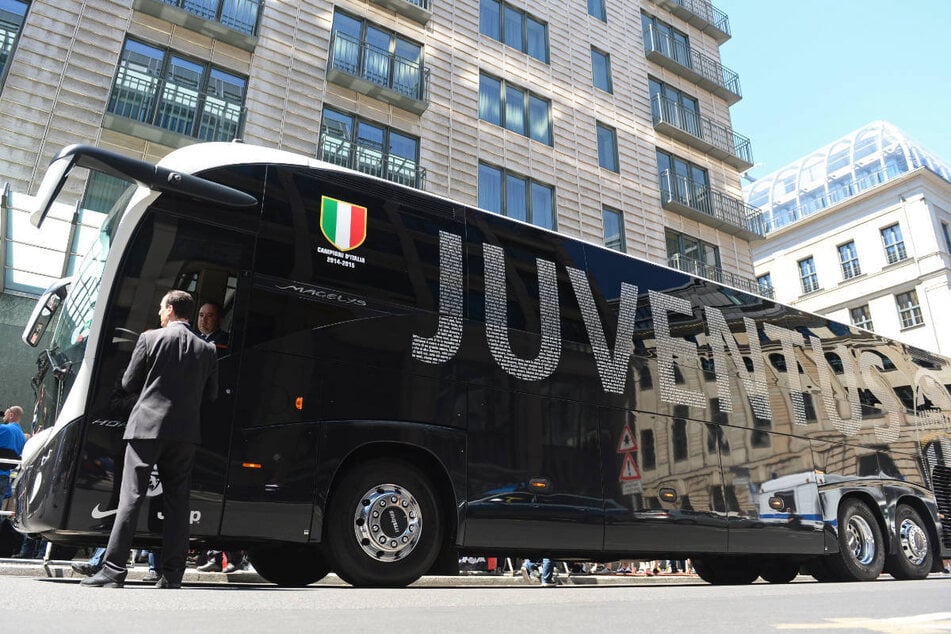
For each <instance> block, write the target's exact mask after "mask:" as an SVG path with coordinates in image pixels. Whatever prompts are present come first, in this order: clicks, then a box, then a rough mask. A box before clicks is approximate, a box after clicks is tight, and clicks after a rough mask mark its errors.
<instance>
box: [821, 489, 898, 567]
mask: <svg viewBox="0 0 951 634" xmlns="http://www.w3.org/2000/svg"><path fill="white" fill-rule="evenodd" d="M837 517H838V524H837V526H838V531H837V533H838V536H837V539H838V542H839V552H837V553H834V554H832V555H829V556H828V558H827V559H826V562H827V563H828V567H829V569H830V570H831V572H832V573H833V574H834V575H835V577H836V578H837V580H841V581H872V580H873V579H876V578H878V576H879V575H880V574H881V573H882V570H883V569H884V566H885V553H886V550H887V544H886V537H885V535H886V534H887V533H886V532H885V531H884V530H883V524H882V518H881V514H880V513H879V511H878V506H877V505H875V504H874V503H872V504H870V503H869V500H868V498H866V496H863V495H849V496H846V497H844V498H842V500H840V502H839V508H838V515H837Z"/></svg>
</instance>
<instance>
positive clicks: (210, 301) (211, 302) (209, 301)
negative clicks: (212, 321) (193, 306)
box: [199, 299, 221, 317]
mask: <svg viewBox="0 0 951 634" xmlns="http://www.w3.org/2000/svg"><path fill="white" fill-rule="evenodd" d="M201 306H214V307H215V312H216V313H218V316H219V317H220V316H221V304H219V303H218V302H216V301H215V300H213V299H206V300H205V301H203V302H202V303H201V305H200V306H199V308H201Z"/></svg>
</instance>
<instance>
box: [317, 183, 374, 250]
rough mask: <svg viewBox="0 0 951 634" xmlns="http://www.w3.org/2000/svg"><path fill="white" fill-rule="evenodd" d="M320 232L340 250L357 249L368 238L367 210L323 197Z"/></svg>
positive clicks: (321, 200)
mask: <svg viewBox="0 0 951 634" xmlns="http://www.w3.org/2000/svg"><path fill="white" fill-rule="evenodd" d="M320 230H321V231H322V232H323V234H324V237H326V238H327V240H329V241H330V244H332V245H334V246H335V247H337V249H338V250H340V251H351V250H353V249H356V248H357V247H358V246H360V245H361V244H363V241H364V240H366V238H367V208H366V207H358V206H357V205H353V204H351V203H348V202H344V201H342V200H337V199H336V198H330V197H329V196H321V198H320Z"/></svg>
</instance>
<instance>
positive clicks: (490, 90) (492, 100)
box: [479, 75, 502, 125]
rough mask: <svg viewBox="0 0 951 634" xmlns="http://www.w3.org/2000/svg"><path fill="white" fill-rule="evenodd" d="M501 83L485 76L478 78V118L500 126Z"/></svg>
mask: <svg viewBox="0 0 951 634" xmlns="http://www.w3.org/2000/svg"><path fill="white" fill-rule="evenodd" d="M501 99H502V82H501V81H499V80H498V79H494V78H492V77H487V76H486V75H480V76H479V118H480V119H483V120H485V121H488V122H489V123H494V124H495V125H502V103H501Z"/></svg>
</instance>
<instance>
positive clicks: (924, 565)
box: [885, 504, 934, 579]
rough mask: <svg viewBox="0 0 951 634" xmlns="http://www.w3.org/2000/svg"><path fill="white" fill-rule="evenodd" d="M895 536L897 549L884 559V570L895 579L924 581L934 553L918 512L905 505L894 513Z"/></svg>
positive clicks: (929, 569)
mask: <svg viewBox="0 0 951 634" xmlns="http://www.w3.org/2000/svg"><path fill="white" fill-rule="evenodd" d="M895 536H896V537H897V538H898V548H897V550H896V552H895V554H894V555H887V556H886V557H885V569H886V570H888V573H889V574H890V575H891V576H893V577H895V578H896V579H924V578H925V577H927V576H928V573H929V572H931V564H932V561H933V559H934V551H933V550H932V549H931V547H930V543H929V541H928V530H927V529H926V528H925V523H924V522H923V521H922V520H921V516H920V515H919V514H918V512H917V511H916V510H915V509H913V508H911V507H910V506H908V505H907V504H899V505H898V508H897V509H896V511H895Z"/></svg>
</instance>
